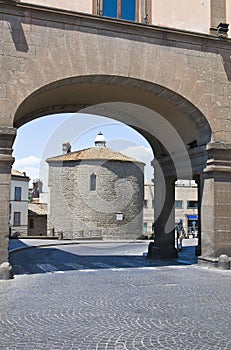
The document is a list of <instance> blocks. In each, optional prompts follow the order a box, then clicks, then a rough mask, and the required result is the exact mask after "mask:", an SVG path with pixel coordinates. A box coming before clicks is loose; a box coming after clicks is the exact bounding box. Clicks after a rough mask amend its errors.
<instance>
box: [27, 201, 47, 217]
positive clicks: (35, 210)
mask: <svg viewBox="0 0 231 350" xmlns="http://www.w3.org/2000/svg"><path fill="white" fill-rule="evenodd" d="M28 210H29V215H30V214H35V215H47V204H42V203H28Z"/></svg>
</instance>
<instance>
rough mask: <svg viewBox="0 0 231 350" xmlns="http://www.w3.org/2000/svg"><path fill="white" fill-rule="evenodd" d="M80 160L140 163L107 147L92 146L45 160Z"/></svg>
mask: <svg viewBox="0 0 231 350" xmlns="http://www.w3.org/2000/svg"><path fill="white" fill-rule="evenodd" d="M79 160H80V161H81V160H115V161H121V162H135V163H141V164H144V163H143V162H140V161H138V160H136V159H134V158H132V157H128V156H126V155H124V154H122V153H120V152H115V151H113V150H112V149H110V148H107V147H92V148H86V149H83V150H80V151H76V152H70V153H67V154H64V155H61V156H57V157H52V158H48V159H47V162H48V163H50V162H68V161H79Z"/></svg>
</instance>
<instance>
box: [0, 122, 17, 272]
mask: <svg viewBox="0 0 231 350" xmlns="http://www.w3.org/2000/svg"><path fill="white" fill-rule="evenodd" d="M15 135H16V130H15V129H14V128H10V127H0V222H1V225H0V279H8V278H10V277H11V275H12V272H11V267H10V265H9V263H8V245H9V215H10V208H9V204H10V183H11V167H12V164H13V162H14V158H13V157H12V145H13V142H14V139H15Z"/></svg>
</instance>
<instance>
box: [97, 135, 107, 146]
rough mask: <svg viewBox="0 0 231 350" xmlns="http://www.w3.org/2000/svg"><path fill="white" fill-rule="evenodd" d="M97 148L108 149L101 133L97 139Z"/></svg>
mask: <svg viewBox="0 0 231 350" xmlns="http://www.w3.org/2000/svg"><path fill="white" fill-rule="evenodd" d="M95 146H97V147H106V140H105V137H104V136H103V134H102V132H101V131H100V132H99V133H98V135H97V136H96V138H95Z"/></svg>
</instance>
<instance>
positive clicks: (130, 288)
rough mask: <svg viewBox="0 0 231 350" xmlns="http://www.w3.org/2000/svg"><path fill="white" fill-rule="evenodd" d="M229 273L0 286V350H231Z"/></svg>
mask: <svg viewBox="0 0 231 350" xmlns="http://www.w3.org/2000/svg"><path fill="white" fill-rule="evenodd" d="M230 290H231V272H230V271H222V270H215V269H205V268H201V267H198V266H197V265H193V266H179V265H175V266H174V265H172V266H156V267H155V266H153V267H147V266H146V267H143V268H142V267H140V268H114V269H113V268H111V269H93V270H79V271H59V272H53V273H44V274H34V275H20V276H16V277H15V279H14V280H11V281H2V282H0V293H1V299H0V349H1V350H13V349H15V350H18V349H22V350H32V349H33V350H40V349H43V350H44V349H46V350H58V349H60V350H61V349H62V350H75V349H76V350H112V349H113V350H143V349H150V350H151V349H152V350H153V349H166V350H170V349H173V350H177V349H182V350H192V349H196V350H213V349H214V350H228V349H231V331H230V325H231V308H230V304H231V294H230Z"/></svg>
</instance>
